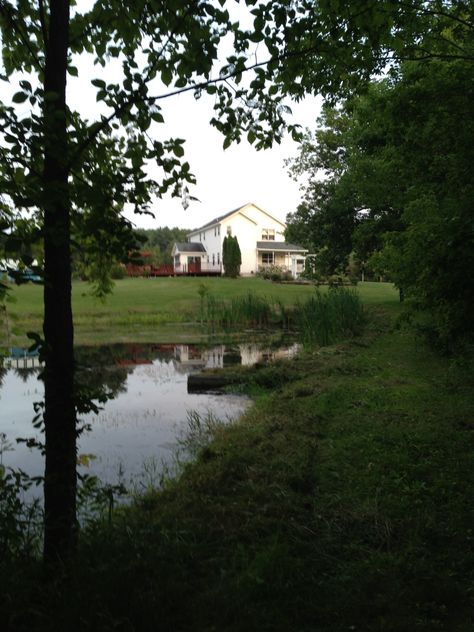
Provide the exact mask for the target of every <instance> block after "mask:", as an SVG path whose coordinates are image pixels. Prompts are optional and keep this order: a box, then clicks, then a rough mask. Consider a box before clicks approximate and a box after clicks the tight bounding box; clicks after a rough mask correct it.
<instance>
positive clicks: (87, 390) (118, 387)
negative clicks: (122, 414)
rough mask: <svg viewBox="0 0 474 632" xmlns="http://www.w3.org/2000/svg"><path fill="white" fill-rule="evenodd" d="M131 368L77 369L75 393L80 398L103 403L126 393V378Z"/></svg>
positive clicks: (96, 367)
mask: <svg viewBox="0 0 474 632" xmlns="http://www.w3.org/2000/svg"><path fill="white" fill-rule="evenodd" d="M132 370H133V368H127V367H106V366H104V367H98V366H95V367H93V368H90V369H86V368H79V369H78V370H77V372H76V391H77V393H78V394H79V395H80V396H81V397H86V396H87V397H89V398H90V399H94V400H98V401H99V402H105V401H107V400H108V399H114V398H115V397H117V395H119V394H120V393H125V392H126V391H127V387H126V381H127V376H128V374H129V373H131V372H132Z"/></svg>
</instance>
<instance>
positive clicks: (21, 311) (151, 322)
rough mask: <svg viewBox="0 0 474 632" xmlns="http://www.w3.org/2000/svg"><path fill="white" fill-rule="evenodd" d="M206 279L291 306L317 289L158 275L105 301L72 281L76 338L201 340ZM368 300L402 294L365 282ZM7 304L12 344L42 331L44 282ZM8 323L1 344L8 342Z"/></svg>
mask: <svg viewBox="0 0 474 632" xmlns="http://www.w3.org/2000/svg"><path fill="white" fill-rule="evenodd" d="M202 284H204V285H205V286H206V287H207V288H208V290H209V292H210V294H211V295H213V296H215V297H216V298H219V299H230V298H233V297H235V296H238V295H244V294H247V293H248V292H255V293H257V294H260V295H263V296H265V297H266V298H268V299H269V300H278V301H282V302H283V303H285V304H287V305H291V304H295V303H296V302H297V301H301V300H304V299H305V298H306V297H307V296H309V295H311V294H312V293H313V292H314V288H313V287H312V286H309V285H296V284H278V283H271V282H269V281H264V280H263V279H260V278H239V279H225V278H213V277H210V278H194V277H187V278H173V277H166V278H156V279H123V280H120V281H117V282H116V285H115V288H114V292H113V294H112V295H111V296H109V297H108V298H107V300H106V302H105V303H102V302H100V301H98V300H97V299H95V298H94V297H93V296H91V293H90V286H89V285H88V284H86V283H82V282H79V281H76V282H75V283H74V284H73V312H74V322H75V334H76V342H78V343H82V344H91V343H107V342H125V341H136V342H138V341H150V342H152V341H153V342H159V341H165V342H179V341H184V340H188V341H191V340H196V339H198V338H200V337H202V331H201V330H200V329H199V328H198V327H197V326H196V321H197V320H198V315H199V303H200V298H199V293H198V290H199V288H200V287H201V286H202ZM356 289H357V291H358V292H359V293H360V296H361V298H362V301H363V302H364V303H365V304H367V305H385V306H390V305H391V306H393V307H395V306H396V305H397V304H398V293H397V291H396V290H395V289H394V288H393V286H392V285H391V284H389V283H360V284H359V285H358V286H357V288H356ZM11 298H12V302H9V303H8V304H7V311H8V317H9V320H8V334H9V337H10V344H14V345H23V344H26V343H27V338H26V336H25V333H26V332H27V331H40V330H41V322H42V313H43V305H42V287H41V286H35V285H32V284H28V285H24V286H20V287H14V288H12V291H11ZM8 334H7V327H6V324H5V322H4V323H3V324H2V327H1V331H0V346H9V341H8Z"/></svg>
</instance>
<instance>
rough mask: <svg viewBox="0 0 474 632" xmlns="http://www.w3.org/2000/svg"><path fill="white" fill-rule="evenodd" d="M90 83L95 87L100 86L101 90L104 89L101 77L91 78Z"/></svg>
mask: <svg viewBox="0 0 474 632" xmlns="http://www.w3.org/2000/svg"><path fill="white" fill-rule="evenodd" d="M91 84H92V85H93V86H95V87H96V88H101V89H102V90H104V89H105V81H103V80H102V79H92V81H91Z"/></svg>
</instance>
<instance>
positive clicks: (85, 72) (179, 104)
mask: <svg viewBox="0 0 474 632" xmlns="http://www.w3.org/2000/svg"><path fill="white" fill-rule="evenodd" d="M90 4H91V0H82V4H81V9H86V8H87V5H90ZM226 8H227V9H228V10H229V11H230V13H231V16H232V19H235V20H239V21H240V23H241V25H245V27H246V28H249V29H251V28H252V22H253V17H252V16H251V15H250V14H249V10H248V8H246V7H245V5H244V6H242V5H241V4H239V3H238V2H233V1H230V0H229V1H228V2H226ZM257 48H258V49H259V53H258V57H259V59H263V58H264V57H265V51H264V47H263V48H262V46H261V45H260V47H257ZM231 52H232V47H231V46H230V45H229V42H227V41H226V40H224V41H223V43H222V45H221V53H222V56H223V57H224V56H225V55H226V54H229V53H231ZM113 64H114V62H112V63H111V64H110V65H108V67H107V68H106V69H105V71H104V70H102V69H101V68H100V67H98V66H93V65H92V64H91V63H90V59H89V61H88V60H87V59H85V58H84V56H82V58H81V60H80V62H79V63H78V64H77V65H78V68H79V79H78V80H74V79H71V78H69V79H68V81H69V88H68V100H69V103H70V104H71V105H73V106H76V103H77V102H79V103H80V105H81V107H79V108H78V109H79V110H80V111H81V112H84V113H85V114H86V116H88V117H90V118H91V119H94V118H95V116H96V114H97V108H98V106H97V104H96V101H95V93H96V89H95V88H92V87H91V86H90V83H89V80H90V79H93V78H96V77H100V78H103V79H104V80H105V81H107V82H108V81H111V80H114V76H113V75H114V69H113ZM218 67H219V66H218V65H216V69H217V68H218ZM216 74H217V73H216ZM156 86H157V88H158V89H157V90H156V91H155V90H153V93H155V94H157V93H160V92H167V91H168V89H167V88H165V87H164V86H163V85H162V84H161V83H160V82H159V81H158V82H157V84H156ZM170 88H171V86H170ZM86 101H87V102H88V103H87V104H86ZM213 103H214V98H213V97H211V96H209V95H206V94H205V93H203V96H202V97H201V99H199V100H197V101H196V100H195V99H194V96H193V94H192V93H191V92H188V93H185V94H181V95H177V96H174V97H171V98H169V99H165V100H163V101H161V102H160V106H161V107H162V108H163V109H162V113H163V115H164V119H165V123H164V124H161V125H158V124H154V123H153V124H152V126H151V127H150V130H149V133H150V135H153V133H154V132H155V133H157V134H159V138H160V139H161V140H166V139H168V138H172V137H177V138H184V139H185V141H186V142H185V145H184V149H185V156H184V159H183V160H187V161H188V162H189V164H190V167H191V172H192V173H193V174H194V175H195V176H196V179H197V184H196V185H195V186H191V185H188V188H189V193H190V195H191V196H194V197H196V198H198V200H199V202H193V201H191V202H190V205H189V207H188V208H187V210H184V209H183V207H182V204H181V201H180V200H179V199H177V198H172V197H171V196H167V197H165V198H163V199H162V200H156V202H155V204H154V205H153V207H152V209H151V210H152V212H153V213H154V216H155V217H154V218H152V217H150V216H147V215H134V214H133V213H128V214H127V213H126V215H127V217H129V218H130V219H131V220H132V221H133V222H134V223H135V224H136V225H137V226H138V227H142V228H156V227H158V226H169V227H173V226H178V227H180V228H197V227H199V226H201V225H203V224H205V223H207V222H208V221H210V220H211V219H213V218H214V217H217V216H219V215H222V214H224V213H227V212H228V211H231V210H232V209H234V208H238V207H239V206H242V205H244V204H246V203H247V202H254V203H255V204H257V206H260V207H261V208H263V209H265V210H266V211H268V212H269V213H271V214H272V215H274V216H275V217H277V218H278V219H280V220H282V221H284V220H285V218H286V215H287V214H288V213H290V212H294V211H295V210H296V207H297V206H298V204H299V202H300V199H301V194H300V191H299V185H298V183H296V182H294V181H293V180H292V179H291V178H290V177H289V176H288V173H287V168H286V167H285V166H284V160H285V159H286V158H289V157H291V156H294V155H296V153H297V144H296V143H295V142H294V141H293V140H292V139H291V136H289V135H285V138H284V139H283V141H282V143H281V144H280V145H275V146H274V147H273V148H271V149H267V150H262V151H257V150H256V149H255V148H254V147H253V146H251V145H249V143H248V142H247V141H246V140H245V139H243V140H242V141H241V143H240V144H233V145H231V146H230V147H229V148H228V149H226V150H224V149H223V148H222V144H223V140H224V138H223V136H222V135H221V134H220V133H219V132H218V131H217V130H216V129H215V128H214V127H212V126H211V125H210V124H209V120H210V119H211V118H212V116H213V115H214V111H213ZM321 103H322V100H321V99H320V98H317V97H307V98H306V99H305V100H304V101H303V102H301V103H298V104H296V103H294V104H291V103H288V104H289V105H290V107H291V109H292V111H293V117H290V116H288V117H287V119H288V123H291V122H293V123H299V124H301V125H302V127H303V128H305V127H310V128H311V129H314V127H315V122H316V118H317V117H318V116H319V114H320V110H321ZM76 107H77V106H76Z"/></svg>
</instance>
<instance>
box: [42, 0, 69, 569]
mask: <svg viewBox="0 0 474 632" xmlns="http://www.w3.org/2000/svg"><path fill="white" fill-rule="evenodd" d="M68 40H69V0H51V1H50V20H49V37H48V43H47V47H46V64H45V74H44V91H45V100H44V173H43V183H44V187H43V209H44V257H45V270H44V278H45V286H44V325H43V329H44V337H45V354H46V365H45V371H44V386H45V411H44V422H45V445H46V465H45V482H44V503H45V535H44V556H45V558H46V559H50V560H51V559H58V558H61V559H63V558H64V557H66V556H67V555H68V554H69V553H70V552H71V551H72V549H73V548H74V544H75V534H76V414H75V407H74V350H73V324H72V308H71V261H70V200H69V194H68V168H67V156H68V141H67V112H66V73H67V57H68V45H69V44H68Z"/></svg>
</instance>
